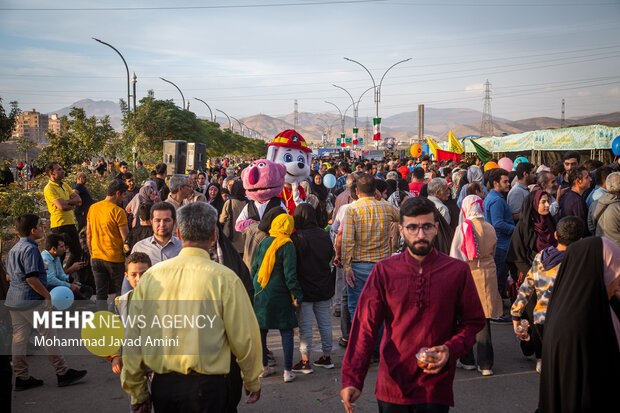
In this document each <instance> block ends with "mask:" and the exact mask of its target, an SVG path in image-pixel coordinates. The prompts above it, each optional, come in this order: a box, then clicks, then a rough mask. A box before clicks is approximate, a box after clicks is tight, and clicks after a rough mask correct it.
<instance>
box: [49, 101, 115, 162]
mask: <svg viewBox="0 0 620 413" xmlns="http://www.w3.org/2000/svg"><path fill="white" fill-rule="evenodd" d="M69 116H70V118H68V117H67V116H63V117H62V125H63V126H62V129H61V130H60V132H59V133H58V134H55V133H52V132H48V133H47V137H48V139H49V145H48V146H46V147H45V148H43V155H41V157H42V160H43V161H45V162H49V161H52V160H53V161H56V162H59V163H60V164H61V165H62V166H64V167H65V168H68V167H69V168H70V167H71V166H72V165H76V164H80V163H82V162H83V161H85V160H89V159H91V158H93V157H95V156H97V155H99V154H100V153H101V152H102V151H103V150H104V147H105V146H106V143H108V142H109V141H111V140H113V139H115V138H116V137H117V133H116V132H115V131H114V128H112V125H110V118H109V117H108V116H106V117H104V118H102V119H97V117H95V116H91V117H87V116H86V113H85V112H84V109H80V108H73V109H72V110H71V112H70V113H69Z"/></svg>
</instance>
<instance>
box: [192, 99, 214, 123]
mask: <svg viewBox="0 0 620 413" xmlns="http://www.w3.org/2000/svg"><path fill="white" fill-rule="evenodd" d="M194 99H196V100H197V101H198V102H202V103H204V104H205V105H206V106H207V108H208V109H209V113H210V114H211V118H210V119H211V122H213V111H212V110H211V106H209V105H208V104H207V102H205V101H204V100H202V99H198V98H194Z"/></svg>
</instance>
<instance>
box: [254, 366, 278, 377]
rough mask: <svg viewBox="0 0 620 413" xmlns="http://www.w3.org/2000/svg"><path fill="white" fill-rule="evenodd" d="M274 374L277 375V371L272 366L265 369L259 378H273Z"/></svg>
mask: <svg viewBox="0 0 620 413" xmlns="http://www.w3.org/2000/svg"><path fill="white" fill-rule="evenodd" d="M274 374H276V369H275V368H273V367H271V366H267V367H264V368H263V372H262V373H261V374H259V375H258V377H260V378H261V379H262V378H264V377H267V376H272V375H274Z"/></svg>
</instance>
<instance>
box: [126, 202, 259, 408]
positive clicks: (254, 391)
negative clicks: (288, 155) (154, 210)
mask: <svg viewBox="0 0 620 413" xmlns="http://www.w3.org/2000/svg"><path fill="white" fill-rule="evenodd" d="M177 220H178V221H177V222H178V230H177V235H178V237H179V238H180V239H181V241H182V245H183V248H182V249H181V252H180V253H179V255H178V256H177V257H175V258H170V259H168V260H166V261H162V262H160V263H159V264H156V265H154V266H153V267H151V268H150V269H149V270H148V271H147V272H146V273H145V274H144V275H143V276H142V277H141V279H140V283H138V285H137V286H136V289H135V290H134V293H133V296H132V300H131V304H130V306H129V315H130V316H132V315H136V314H138V315H142V316H146V320H147V321H146V324H147V325H149V324H150V317H151V316H152V314H151V313H150V312H149V311H148V310H146V311H145V309H147V308H149V304H150V305H151V306H152V305H153V304H152V303H159V304H161V305H162V306H164V305H165V306H166V308H176V307H179V308H180V307H183V308H187V305H188V303H213V304H212V305H213V310H212V311H213V315H214V317H213V319H214V320H215V322H214V323H211V327H210V328H205V329H203V328H196V329H187V328H182V327H179V328H177V327H176V326H175V327H174V328H170V327H161V326H156V327H152V326H151V328H150V329H144V327H140V326H139V325H137V327H136V328H135V329H131V331H130V332H127V335H126V336H129V337H142V338H143V339H144V338H148V336H150V337H162V336H163V335H167V336H172V337H176V341H175V342H176V343H177V344H176V345H170V346H169V347H163V348H161V349H160V351H154V350H152V349H148V348H147V347H146V346H140V347H138V348H135V349H133V350H131V349H129V348H127V349H126V348H125V347H123V371H122V373H121V385H122V387H123V389H124V390H125V391H126V392H127V393H129V394H130V395H131V403H132V410H133V411H145V412H150V411H151V401H152V404H153V407H154V408H155V411H157V412H190V413H191V412H203V411H213V412H221V411H228V408H230V407H236V406H230V404H231V403H230V399H231V391H230V389H229V385H228V383H227V379H226V375H227V374H228V373H229V371H230V357H231V352H232V354H233V355H234V356H235V357H236V359H237V363H238V364H239V367H240V368H241V372H242V375H243V384H244V387H245V389H246V394H248V395H249V398H248V400H247V401H246V403H255V402H257V401H258V400H259V398H260V382H259V380H258V376H259V374H260V373H261V372H262V370H263V367H262V347H261V341H260V340H261V338H260V331H259V328H258V322H257V321H256V316H255V315H254V311H253V309H252V304H251V302H250V299H249V297H248V295H247V292H246V290H245V288H244V286H243V282H242V281H241V279H240V278H239V277H238V276H237V275H236V274H235V273H234V272H233V271H231V270H230V269H228V268H227V267H225V266H224V265H221V264H218V263H215V262H213V261H212V260H211V258H210V255H209V250H210V249H211V247H212V245H213V243H214V242H215V241H216V231H217V229H216V225H217V220H218V214H217V211H216V210H215V208H213V207H212V206H211V205H208V204H205V203H203V202H195V203H191V204H188V205H185V206H183V207H181V208H179V210H178V211H177ZM201 315H202V314H201ZM207 315H208V314H207ZM214 326H215V327H214ZM132 332H133V333H134V334H136V335H135V336H133V335H132ZM143 342H144V340H143ZM175 346H176V347H175ZM196 346H199V349H200V351H194V350H195V349H196ZM192 349H194V350H192ZM126 350H127V351H126ZM171 353H172V354H171ZM147 368H149V369H151V370H152V371H153V372H154V377H153V382H152V385H151V394H149V391H148V387H147V379H146V369H147Z"/></svg>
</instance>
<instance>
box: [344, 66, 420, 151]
mask: <svg viewBox="0 0 620 413" xmlns="http://www.w3.org/2000/svg"><path fill="white" fill-rule="evenodd" d="M344 60H348V61H349V62H353V63H357V64H358V65H360V66H362V67H363V68H364V70H365V71H366V72H368V74H369V75H370V79H371V80H372V84H373V87H374V89H375V105H376V107H377V112H376V118H374V119H373V124H374V127H375V133H374V138H373V139H374V140H375V143H376V148H377V149H379V141H380V140H381V118H380V117H379V102H380V101H381V84H382V83H383V79H385V75H387V72H389V71H390V69H392V68H393V67H394V66H396V65H398V64H401V63H404V62H408V61H409V60H411V58H409V59H405V60H401V61H399V62H396V63H394V64H393V65H392V66H390V67H388V69H387V70H386V71H385V73H383V76H381V80H380V81H379V86H378V87H377V84H376V83H375V78H374V77H373V76H372V73H370V70H368V69H367V68H366V66H364V65H363V64H361V63H360V62H358V61H357V60H353V59H349V58H348V57H345V58H344Z"/></svg>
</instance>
